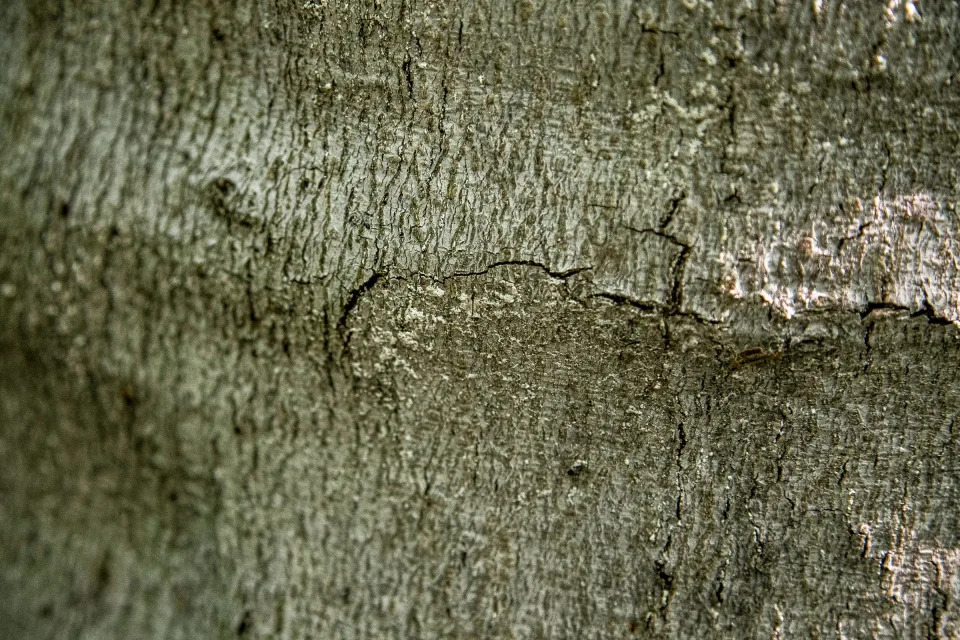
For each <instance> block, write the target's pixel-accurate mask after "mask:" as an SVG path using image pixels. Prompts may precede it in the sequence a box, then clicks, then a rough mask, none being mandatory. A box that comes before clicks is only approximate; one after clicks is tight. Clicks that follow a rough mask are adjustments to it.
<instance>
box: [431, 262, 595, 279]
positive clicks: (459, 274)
mask: <svg viewBox="0 0 960 640" xmlns="http://www.w3.org/2000/svg"><path fill="white" fill-rule="evenodd" d="M505 266H521V267H536V268H537V269H540V270H541V271H543V272H544V273H545V274H547V275H548V276H550V277H551V278H556V279H558V280H566V279H567V278H571V277H573V276H575V275H577V274H578V273H583V272H584V271H590V270H591V269H593V267H575V268H573V269H567V270H566V271H554V270H553V269H551V268H550V267H548V266H547V265H545V264H543V263H542V262H536V261H535V260H502V261H500V262H494V263H492V264H489V265H487V266H486V267H484V268H483V269H481V270H480V271H455V272H454V273H452V274H450V275H448V276H445V277H443V278H441V281H444V282H445V281H447V280H449V279H450V278H467V277H470V276H482V275H485V274H487V273H489V272H490V270H491V269H495V268H497V267H505Z"/></svg>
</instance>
